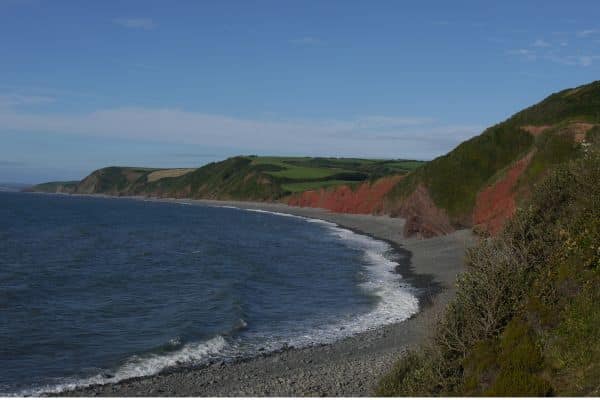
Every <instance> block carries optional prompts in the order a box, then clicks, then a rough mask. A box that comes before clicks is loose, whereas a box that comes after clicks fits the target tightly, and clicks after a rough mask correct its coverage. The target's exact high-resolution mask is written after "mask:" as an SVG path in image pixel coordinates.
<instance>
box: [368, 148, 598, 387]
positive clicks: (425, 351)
mask: <svg viewBox="0 0 600 400" xmlns="http://www.w3.org/2000/svg"><path fill="white" fill-rule="evenodd" d="M584 153H586V154H585V155H584V156H583V157H582V158H579V159H578V160H575V161H570V162H568V163H563V164H562V165H561V166H559V167H558V168H556V170H555V171H554V172H553V173H551V174H550V175H549V176H547V177H546V178H545V179H544V180H543V181H542V182H541V183H540V184H539V185H537V187H536V188H535V190H534V191H533V193H532V196H531V202H530V203H529V204H528V206H527V207H524V208H522V209H520V210H519V211H518V212H517V214H516V215H515V216H514V218H513V219H512V220H511V221H510V222H509V224H508V225H507V226H506V228H505V230H504V231H503V232H502V233H501V234H499V235H498V236H497V237H490V238H485V239H483V240H481V242H480V243H479V244H478V245H477V246H476V247H475V248H473V249H472V250H470V251H469V252H468V265H469V268H468V271H467V272H465V273H464V274H463V275H462V276H461V277H460V278H459V281H458V291H457V296H456V298H455V300H454V301H453V302H451V304H450V305H449V306H448V308H447V310H446V314H445V316H444V317H443V318H442V320H441V321H440V322H439V323H438V325H437V328H436V331H435V333H434V335H433V338H432V340H431V342H430V343H428V344H426V345H425V346H423V348H422V349H420V350H419V351H415V352H412V353H410V355H409V356H408V357H406V358H404V359H402V360H401V361H399V363H398V364H397V365H396V366H395V368H394V369H393V371H391V372H390V373H389V375H387V376H386V377H384V378H383V379H382V380H381V382H380V385H379V388H378V394H380V395H385V396H406V395H495V396H507V395H513V396H515V395H529V396H542V395H549V394H556V395H595V396H598V395H600V341H599V340H598V338H600V154H599V151H598V148H597V146H595V145H594V146H592V147H588V148H587V149H586V150H585V151H584Z"/></svg>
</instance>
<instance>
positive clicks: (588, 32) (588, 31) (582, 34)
mask: <svg viewBox="0 0 600 400" xmlns="http://www.w3.org/2000/svg"><path fill="white" fill-rule="evenodd" d="M598 32H600V31H598V30H597V29H586V30H583V31H579V32H577V36H578V37H581V38H585V37H588V36H591V35H594V34H596V33H598Z"/></svg>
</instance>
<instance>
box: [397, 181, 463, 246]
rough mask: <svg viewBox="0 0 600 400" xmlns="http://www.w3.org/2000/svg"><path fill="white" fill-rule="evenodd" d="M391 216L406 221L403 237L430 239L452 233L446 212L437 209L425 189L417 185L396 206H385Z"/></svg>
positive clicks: (452, 229)
mask: <svg viewBox="0 0 600 400" xmlns="http://www.w3.org/2000/svg"><path fill="white" fill-rule="evenodd" d="M386 208H387V210H388V212H389V213H390V215H392V216H399V217H402V218H404V219H406V224H405V225H404V236H406V237H418V238H430V237H433V236H439V235H446V234H448V233H451V232H454V230H455V229H454V228H453V227H452V224H451V223H450V219H449V218H448V215H447V214H446V212H445V211H444V210H442V209H440V208H438V207H437V206H436V205H435V203H434V202H433V200H432V199H431V196H430V195H429V192H428V191H427V188H426V187H425V186H423V185H418V186H417V188H416V189H415V190H414V191H413V192H412V193H411V194H410V195H409V196H408V197H407V198H405V199H403V200H401V201H400V202H399V203H398V204H388V205H387V206H386Z"/></svg>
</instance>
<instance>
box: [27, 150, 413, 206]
mask: <svg viewBox="0 0 600 400" xmlns="http://www.w3.org/2000/svg"><path fill="white" fill-rule="evenodd" d="M421 164H422V162H421V161H414V160H366V159H351V158H309V157H257V156H247V157H232V158H229V159H227V160H224V161H220V162H215V163H210V164H208V165H205V166H203V167H200V168H197V169H182V168H176V169H153V168H133V167H107V168H102V169H99V170H97V171H94V172H93V173H92V174H90V175H89V176H88V177H86V178H85V179H83V180H82V181H81V182H79V183H74V184H73V183H71V184H70V186H69V188H68V190H67V189H66V187H64V186H59V185H56V184H55V183H51V184H50V183H49V184H41V185H37V186H36V187H34V188H33V190H38V191H50V192H53V191H54V192H56V191H62V192H66V191H68V192H69V193H71V192H73V193H83V194H92V193H103V194H109V195H153V196H165V197H167V196H169V197H192V198H209V199H233V200H274V199H279V198H281V197H284V196H286V195H289V194H291V193H294V192H299V191H304V190H309V189H318V188H321V187H329V186H338V185H344V184H354V183H357V182H363V181H366V180H374V179H377V178H378V177H380V176H385V175H392V174H406V173H407V172H408V171H410V170H412V169H414V168H416V167H418V166H419V165H421Z"/></svg>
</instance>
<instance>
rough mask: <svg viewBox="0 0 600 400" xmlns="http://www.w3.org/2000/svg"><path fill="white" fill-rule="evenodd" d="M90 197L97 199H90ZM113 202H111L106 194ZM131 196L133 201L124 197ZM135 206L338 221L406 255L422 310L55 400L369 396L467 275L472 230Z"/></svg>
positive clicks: (273, 206) (355, 217)
mask: <svg viewBox="0 0 600 400" xmlns="http://www.w3.org/2000/svg"><path fill="white" fill-rule="evenodd" d="M93 197H96V196H94V195H93ZM104 197H109V196H104ZM127 198H131V197H127ZM133 199H136V200H149V201H157V202H174V203H186V204H191V205H204V206H219V207H222V206H228V207H237V208H241V209H255V210H263V211H269V212H279V213H286V214H292V215H297V216H302V217H308V218H317V219H322V220H325V221H329V222H333V223H336V224H337V225H339V226H340V227H343V228H347V229H350V230H353V231H355V232H357V233H359V234H362V235H367V236H371V237H373V238H375V239H378V240H384V241H386V242H388V243H390V244H391V245H392V246H393V247H394V249H395V250H396V251H397V252H401V253H404V254H405V255H407V254H408V255H409V256H408V257H407V259H408V260H409V262H408V263H405V264H404V265H403V264H402V263H401V264H400V265H399V267H398V272H399V273H400V274H401V275H402V276H403V279H404V280H406V281H407V282H408V283H409V284H410V285H411V286H413V287H415V288H417V292H418V293H417V296H418V298H419V304H420V310H419V312H418V313H417V314H415V315H414V316H412V317H411V318H409V319H408V320H405V321H403V322H400V323H396V324H392V325H387V326H384V327H381V328H377V329H373V330H369V331H367V332H363V333H360V334H358V335H355V336H352V337H349V338H346V339H342V340H340V341H338V342H335V343H332V344H327V345H317V346H313V347H307V348H301V349H295V348H289V349H286V350H283V351H279V352H275V353H270V354H262V355H259V356H257V357H254V358H250V359H246V360H238V361H235V362H233V363H222V362H221V363H216V364H212V365H207V366H199V367H182V368H177V369H173V370H168V371H164V372H162V373H160V374H158V375H155V376H147V377H139V378H133V379H129V380H125V381H121V382H118V383H111V384H104V385H94V386H89V387H85V388H79V389H75V390H72V391H65V392H61V393H56V394H54V393H53V394H48V395H50V396H54V395H58V396H368V395H371V394H372V393H373V390H374V386H375V385H376V384H377V381H378V379H379V378H380V377H381V376H382V375H383V374H384V373H386V372H387V371H389V369H390V368H391V367H392V365H393V364H394V362H395V361H397V360H398V358H400V357H401V356H402V354H403V353H404V352H405V351H406V350H407V349H408V348H412V347H415V346H417V345H419V344H420V343H422V342H423V341H424V340H425V337H426V336H427V334H428V332H430V327H431V325H432V322H433V321H435V319H436V317H437V315H438V314H439V313H441V312H442V311H443V310H444V308H445V305H446V304H447V303H448V301H449V300H450V299H451V298H452V296H453V295H454V283H455V279H456V275H457V274H458V273H460V272H461V271H462V270H463V267H464V262H463V256H464V252H465V249H466V248H467V247H468V246H469V245H470V244H471V243H473V235H472V234H471V232H470V231H468V230H463V231H458V232H455V233H453V234H451V235H447V236H441V237H436V238H432V239H427V240H419V239H406V238H403V237H402V233H401V232H402V230H403V229H402V228H403V224H404V221H403V220H402V219H399V218H390V217H387V216H373V215H362V214H340V213H332V212H329V211H326V210H322V209H313V208H299V207H291V206H287V205H285V204H281V203H259V202H239V201H213V200H191V199H148V198H143V197H134V198H133Z"/></svg>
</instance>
